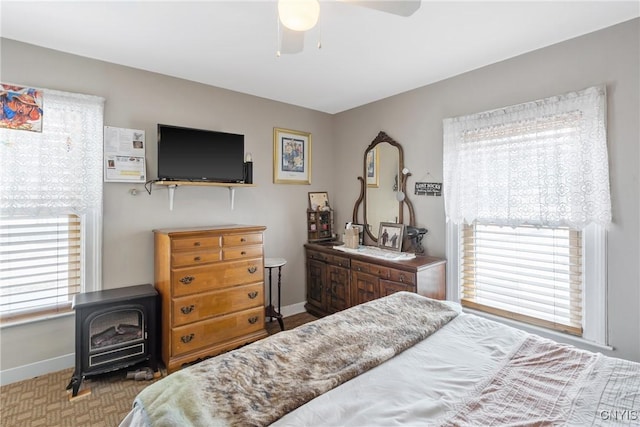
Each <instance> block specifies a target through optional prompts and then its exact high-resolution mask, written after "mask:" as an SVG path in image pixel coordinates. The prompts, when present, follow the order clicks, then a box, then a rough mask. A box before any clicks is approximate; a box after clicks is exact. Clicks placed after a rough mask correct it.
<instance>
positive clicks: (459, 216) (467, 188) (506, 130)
mask: <svg viewBox="0 0 640 427" xmlns="http://www.w3.org/2000/svg"><path fill="white" fill-rule="evenodd" d="M605 105H606V93H605V88H604V87H591V88H588V89H585V90H583V91H580V92H571V93H568V94H565V95H562V96H554V97H551V98H547V99H543V100H539V101H534V102H529V103H525V104H520V105H515V106H511V107H506V108H503V109H498V110H493V111H488V112H484V113H479V114H472V115H468V116H463V117H456V118H449V119H445V120H444V121H443V126H444V147H443V149H444V165H443V167H444V197H445V199H444V201H445V212H446V215H447V218H448V219H449V220H450V221H453V222H454V223H456V224H462V223H469V224H470V223H472V222H474V221H480V222H484V223H494V224H498V225H508V226H519V225H525V224H532V225H547V226H570V227H573V228H578V229H582V228H583V227H585V226H586V225H587V224H589V223H596V224H600V225H603V226H607V225H608V224H609V223H610V222H611V199H610V193H609V165H608V156H607V144H606V129H605V116H606V111H605Z"/></svg>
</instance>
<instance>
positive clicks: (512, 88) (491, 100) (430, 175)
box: [334, 19, 640, 361]
mask: <svg viewBox="0 0 640 427" xmlns="http://www.w3.org/2000/svg"><path fill="white" fill-rule="evenodd" d="M639 23H640V20H638V19H635V20H633V21H629V22H626V23H623V24H620V25H617V26H614V27H610V28H608V29H604V30H601V31H598V32H595V33H592V34H588V35H585V36H583V37H579V38H576V39H573V40H569V41H566V42H564V43H559V44H556V45H553V46H550V47H547V48H544V49H540V50H537V51H534V52H531V53H528V54H525V55H522V56H519V57H516V58H512V59H510V60H507V61H503V62H500V63H497V64H493V65H490V66H487V67H483V68H481V69H478V70H474V71H471V72H468V73H465V74H462V75H459V76H456V77H454V78H450V79H447V80H444V81H441V82H438V83H436V84H432V85H429V86H425V87H422V88H419V89H416V90H413V91H410V92H406V93H403V94H400V95H397V96H394V97H391V98H387V99H385V100H382V101H378V102H375V103H372V104H369V105H366V106H362V107H359V108H356V109H353V110H350V111H347V112H343V113H341V114H339V115H337V116H336V117H335V119H334V135H335V139H336V143H338V144H340V147H341V151H342V154H341V155H340V156H339V157H336V158H335V159H334V161H335V164H334V168H335V173H336V179H337V182H338V183H340V185H341V188H342V190H341V191H340V192H339V193H337V199H336V203H337V205H338V206H348V204H349V203H350V202H351V203H352V201H353V199H354V198H355V197H354V194H357V192H358V188H359V186H358V183H357V182H356V179H355V176H356V174H354V173H353V172H351V170H352V169H353V168H354V167H357V166H356V165H355V164H354V162H353V161H352V159H354V158H362V153H363V152H364V149H365V148H366V147H367V145H368V144H369V143H370V142H371V140H373V139H374V138H375V136H376V135H377V133H378V131H380V130H384V131H385V132H387V134H389V136H391V137H392V138H394V139H395V140H396V141H398V142H399V143H401V144H402V145H403V148H404V151H405V166H407V167H408V168H409V169H410V170H411V172H412V174H413V176H411V177H410V178H409V184H408V188H407V189H408V191H407V193H408V194H409V195H410V197H411V199H412V201H413V202H414V205H415V208H416V218H417V222H418V224H419V225H420V226H424V227H426V228H428V229H429V234H428V235H427V236H426V237H425V239H424V242H426V245H425V247H426V249H427V252H428V253H429V254H431V255H435V256H444V254H445V218H444V206H443V200H442V198H439V197H428V196H415V195H413V192H412V190H413V187H414V183H415V182H416V181H428V182H433V181H436V182H442V119H444V118H446V117H456V116H460V115H464V114H470V113H474V112H480V111H487V110H492V109H495V108H500V107H504V106H508V105H513V104H518V103H522V102H526V101H533V100H536V99H540V98H545V97H548V96H552V95H557V94H562V93H565V92H569V91H573V90H579V89H583V88H586V87H588V86H593V85H600V84H606V85H607V91H608V94H607V98H608V106H607V108H608V114H607V121H608V123H607V134H608V146H609V167H610V184H611V198H612V213H613V224H612V226H611V228H610V229H609V232H608V237H607V245H608V262H607V263H608V311H609V324H608V331H609V338H610V339H609V343H610V345H612V346H613V347H614V349H615V350H614V351H613V352H609V354H613V355H615V356H618V357H623V358H628V359H632V360H636V361H640V315H639V312H640V310H639V309H638V308H639V307H640V285H639V280H640V275H639V264H640V263H639V261H640V252H639V246H638V237H639V233H640V228H639V224H640V211H639V200H640V197H639V196H640V186H639V184H638V169H639V159H640V151H639V149H638V144H639V142H640V132H639V127H638V121H639V119H640V108H639V103H640V101H639V94H640V86H639V82H640V70H639V67H638V64H639V62H640V58H639V50H640V46H639V44H640V43H639V40H640V28H639V27H640V25H639ZM354 141H359V144H355V143H353V142H354ZM360 174H362V172H360ZM340 214H341V215H343V214H347V217H348V218H350V216H351V214H350V213H349V212H347V211H346V210H345V209H341V210H340ZM343 219H345V217H341V216H338V223H339V222H340V221H342V220H343Z"/></svg>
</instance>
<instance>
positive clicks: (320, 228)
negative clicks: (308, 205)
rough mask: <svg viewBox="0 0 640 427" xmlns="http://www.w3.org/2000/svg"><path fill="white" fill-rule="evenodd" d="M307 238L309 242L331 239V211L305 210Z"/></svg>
mask: <svg viewBox="0 0 640 427" xmlns="http://www.w3.org/2000/svg"><path fill="white" fill-rule="evenodd" d="M307 238H308V240H309V242H322V241H327V240H332V239H333V211H332V210H330V209H329V210H325V211H322V210H313V209H307Z"/></svg>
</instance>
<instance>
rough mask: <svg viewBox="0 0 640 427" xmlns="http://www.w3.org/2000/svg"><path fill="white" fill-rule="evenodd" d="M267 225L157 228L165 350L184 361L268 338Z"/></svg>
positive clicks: (170, 361) (167, 359)
mask: <svg viewBox="0 0 640 427" xmlns="http://www.w3.org/2000/svg"><path fill="white" fill-rule="evenodd" d="M264 230H265V227H263V226H244V225H225V226H215V227H199V228H176V229H162V230H154V233H155V287H156V289H157V290H158V292H159V293H160V300H161V319H162V321H161V331H162V332H161V354H162V359H163V361H164V364H165V366H166V367H167V370H168V371H169V372H170V373H171V372H173V371H175V370H176V369H179V368H181V367H182V366H183V365H185V364H188V363H191V362H194V361H197V360H199V359H202V358H204V357H207V356H214V355H216V354H219V353H222V352H224V351H228V350H231V349H234V348H237V347H239V346H241V345H244V344H247V343H250V342H252V341H256V340H259V339H262V338H264V337H266V336H267V332H266V330H265V325H264V313H265V308H264V267H263V266H264V255H263V247H262V242H263V232H264Z"/></svg>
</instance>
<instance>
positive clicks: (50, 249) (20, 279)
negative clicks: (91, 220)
mask: <svg viewBox="0 0 640 427" xmlns="http://www.w3.org/2000/svg"><path fill="white" fill-rule="evenodd" d="M80 236H81V227H80V218H79V217H78V216H76V215H64V216H59V217H52V218H44V217H35V218H34V217H11V218H6V217H3V218H0V283H2V287H1V288H0V292H1V296H2V298H1V299H0V316H1V317H2V320H16V319H19V318H21V317H24V316H29V315H31V314H32V313H34V312H38V313H39V314H51V313H57V312H61V311H67V310H69V309H70V307H71V301H72V299H73V295H75V294H77V293H78V292H80V284H81V265H82V263H81V254H82V251H81V238H80Z"/></svg>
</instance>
